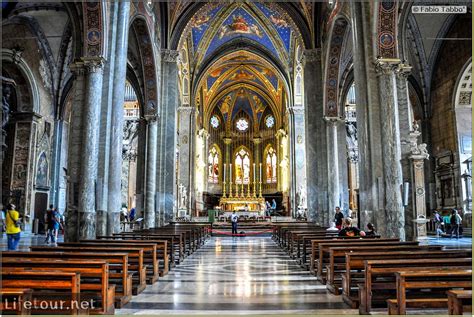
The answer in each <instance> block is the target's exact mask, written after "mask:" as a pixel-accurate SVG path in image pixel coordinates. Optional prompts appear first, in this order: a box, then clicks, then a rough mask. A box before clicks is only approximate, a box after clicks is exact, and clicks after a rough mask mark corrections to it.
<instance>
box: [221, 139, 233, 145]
mask: <svg viewBox="0 0 474 317" xmlns="http://www.w3.org/2000/svg"><path fill="white" fill-rule="evenodd" d="M222 140H224V143H225V144H231V143H232V138H229V137H224V138H222Z"/></svg>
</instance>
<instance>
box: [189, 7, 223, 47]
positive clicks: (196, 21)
mask: <svg viewBox="0 0 474 317" xmlns="http://www.w3.org/2000/svg"><path fill="white" fill-rule="evenodd" d="M209 9H210V10H209V11H207V10H206V11H207V12H203V13H202V14H199V15H196V16H195V17H193V19H192V21H191V27H192V39H193V46H194V51H196V49H197V48H198V46H199V43H200V42H201V40H202V38H203V36H204V34H205V33H206V31H207V30H208V29H209V26H210V24H211V23H212V21H214V19H215V17H216V15H217V13H218V12H219V11H220V10H221V9H222V6H221V5H217V6H215V7H214V8H213V7H210V8H209Z"/></svg>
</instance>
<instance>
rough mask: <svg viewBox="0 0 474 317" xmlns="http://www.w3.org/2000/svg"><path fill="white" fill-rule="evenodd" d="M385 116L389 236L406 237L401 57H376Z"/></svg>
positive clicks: (385, 182)
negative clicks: (399, 83)
mask: <svg viewBox="0 0 474 317" xmlns="http://www.w3.org/2000/svg"><path fill="white" fill-rule="evenodd" d="M375 65H376V70H377V74H378V82H379V95H380V101H381V104H380V107H381V118H383V120H382V150H383V154H384V156H383V171H384V194H385V195H384V198H385V199H384V204H385V208H384V209H385V221H386V226H387V236H388V237H398V238H400V239H402V240H404V239H405V210H404V208H403V199H402V184H403V174H402V166H401V162H400V161H401V144H400V127H399V118H398V102H397V86H396V74H395V72H396V71H397V69H398V67H399V65H400V60H398V59H383V58H379V59H377V60H376V64H375Z"/></svg>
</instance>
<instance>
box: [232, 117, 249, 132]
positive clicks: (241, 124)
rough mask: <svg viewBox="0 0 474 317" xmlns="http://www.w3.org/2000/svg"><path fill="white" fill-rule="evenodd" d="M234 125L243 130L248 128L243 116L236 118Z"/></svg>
mask: <svg viewBox="0 0 474 317" xmlns="http://www.w3.org/2000/svg"><path fill="white" fill-rule="evenodd" d="M235 126H236V128H237V130H239V131H242V132H244V131H247V129H248V128H249V123H248V121H247V120H245V119H244V118H240V119H239V120H237V122H236V124H235Z"/></svg>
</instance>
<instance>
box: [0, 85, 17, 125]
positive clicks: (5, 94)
mask: <svg viewBox="0 0 474 317" xmlns="http://www.w3.org/2000/svg"><path fill="white" fill-rule="evenodd" d="M1 78H2V129H3V128H4V127H5V126H6V125H7V123H8V121H9V119H10V113H11V106H10V98H11V95H12V93H13V87H12V86H13V85H14V82H13V81H12V80H10V79H7V78H5V77H1Z"/></svg>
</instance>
